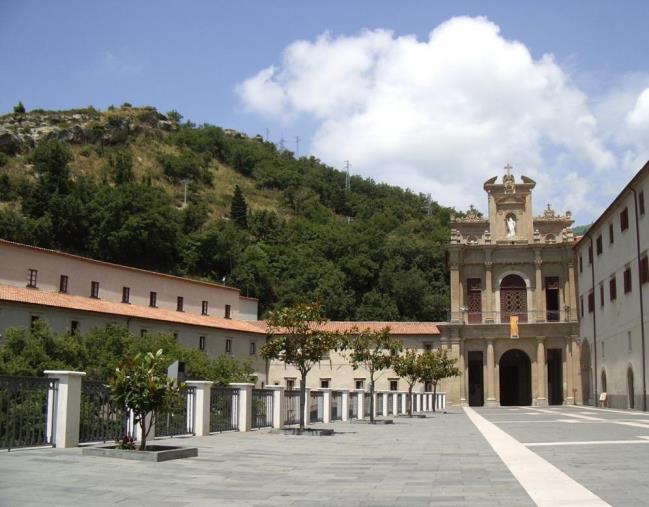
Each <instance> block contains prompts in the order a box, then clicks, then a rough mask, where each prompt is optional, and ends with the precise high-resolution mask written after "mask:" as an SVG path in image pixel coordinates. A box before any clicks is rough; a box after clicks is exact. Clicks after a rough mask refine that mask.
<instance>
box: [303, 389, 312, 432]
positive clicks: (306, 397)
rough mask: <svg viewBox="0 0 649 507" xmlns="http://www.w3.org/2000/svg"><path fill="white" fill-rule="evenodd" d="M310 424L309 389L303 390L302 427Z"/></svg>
mask: <svg viewBox="0 0 649 507" xmlns="http://www.w3.org/2000/svg"><path fill="white" fill-rule="evenodd" d="M307 424H311V388H310V387H307V388H306V389H305V390H304V425H305V426H306V425H307Z"/></svg>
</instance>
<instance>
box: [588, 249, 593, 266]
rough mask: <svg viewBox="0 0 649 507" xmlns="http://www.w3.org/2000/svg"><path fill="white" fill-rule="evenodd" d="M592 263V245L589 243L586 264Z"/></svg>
mask: <svg viewBox="0 0 649 507" xmlns="http://www.w3.org/2000/svg"><path fill="white" fill-rule="evenodd" d="M592 263H593V245H590V246H589V247H588V264H589V265H590V264H592Z"/></svg>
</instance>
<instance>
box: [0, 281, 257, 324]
mask: <svg viewBox="0 0 649 507" xmlns="http://www.w3.org/2000/svg"><path fill="white" fill-rule="evenodd" d="M0 301H9V302H13V303H26V304H33V305H40V306H49V307H54V308H63V309H67V310H78V311H82V312H93V313H103V314H106V315H118V316H120V317H131V318H138V319H147V320H156V321H161V322H171V323H174V324H186V325H190V326H201V327H211V328H216V329H224V330H227V331H241V332H245V333H255V334H266V330H265V328H266V325H265V323H263V327H260V326H257V325H254V324H253V323H252V322H245V321H241V320H232V319H222V318H218V317H211V316H208V315H197V314H192V313H184V312H177V311H174V310H165V309H162V308H151V307H148V306H139V305H132V304H125V303H115V302H113V301H105V300H102V299H92V298H87V297H82V296H73V295H71V294H61V293H59V292H44V291H41V290H38V289H27V288H21V287H13V286H9V285H0Z"/></svg>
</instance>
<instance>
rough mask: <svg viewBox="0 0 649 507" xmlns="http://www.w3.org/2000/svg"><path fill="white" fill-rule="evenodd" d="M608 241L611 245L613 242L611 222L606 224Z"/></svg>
mask: <svg viewBox="0 0 649 507" xmlns="http://www.w3.org/2000/svg"><path fill="white" fill-rule="evenodd" d="M608 242H609V244H611V245H612V244H613V243H615V235H614V234H613V222H611V223H610V224H608Z"/></svg>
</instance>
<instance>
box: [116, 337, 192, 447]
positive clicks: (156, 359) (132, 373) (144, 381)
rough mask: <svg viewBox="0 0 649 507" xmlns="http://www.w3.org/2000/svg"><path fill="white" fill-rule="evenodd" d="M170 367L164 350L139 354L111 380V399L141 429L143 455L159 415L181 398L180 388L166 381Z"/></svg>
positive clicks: (117, 370) (119, 368) (124, 365)
mask: <svg viewBox="0 0 649 507" xmlns="http://www.w3.org/2000/svg"><path fill="white" fill-rule="evenodd" d="M167 365H168V359H167V358H166V357H165V356H164V355H163V352H162V349H160V350H158V351H157V352H156V353H155V354H154V353H153V352H147V353H146V354H137V355H136V356H135V357H133V358H132V359H129V360H127V361H126V362H125V363H124V364H123V365H122V366H120V367H118V368H117V369H116V370H115V376H114V377H113V378H112V379H111V380H110V388H111V397H112V398H113V400H114V401H115V402H116V403H117V404H118V405H119V406H123V407H125V408H127V409H129V410H131V411H132V412H133V422H134V424H139V425H140V430H141V432H140V434H141V435H142V438H141V440H140V451H143V450H145V449H146V439H147V437H148V436H149V432H150V431H151V428H152V427H154V426H155V419H156V417H157V415H158V414H160V413H163V412H165V411H167V410H169V409H170V408H171V407H172V406H173V405H174V403H175V402H176V401H177V400H178V398H179V397H180V391H179V386H178V385H177V384H176V383H175V381H174V380H173V379H170V378H169V377H167ZM148 414H151V418H150V420H149V421H147V415H148Z"/></svg>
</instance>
